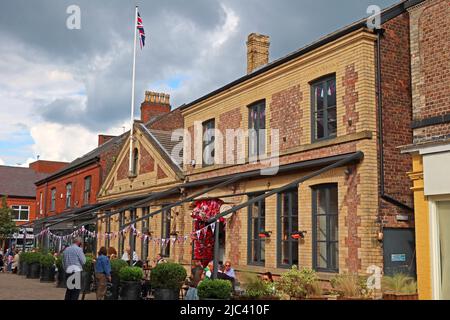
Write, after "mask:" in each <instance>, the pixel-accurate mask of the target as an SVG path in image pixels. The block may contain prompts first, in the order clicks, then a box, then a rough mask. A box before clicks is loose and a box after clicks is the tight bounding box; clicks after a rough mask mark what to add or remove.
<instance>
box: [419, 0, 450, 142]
mask: <svg viewBox="0 0 450 320" xmlns="http://www.w3.org/2000/svg"><path fill="white" fill-rule="evenodd" d="M414 10H416V9H414ZM418 10H420V9H418ZM412 17H413V18H412V21H411V24H412V25H414V29H413V34H414V36H416V34H415V33H416V32H418V37H417V38H415V37H414V36H413V37H412V41H413V42H414V43H413V46H414V49H415V51H414V52H413V53H412V54H413V57H414V58H415V57H416V56H419V60H418V61H417V68H416V69H413V71H414V72H413V77H415V79H414V83H416V87H415V89H416V93H417V95H414V99H415V101H414V109H413V110H414V115H413V118H414V120H415V121H420V120H424V119H429V118H432V117H437V116H447V117H448V119H450V2H449V1H448V0H432V1H430V0H429V1H427V3H426V4H425V6H424V7H423V9H422V11H421V13H420V14H419V15H414V14H413V15H412ZM417 42H418V43H417ZM416 50H417V51H416ZM442 138H450V123H448V121H447V123H445V124H436V125H430V126H426V127H422V128H418V129H415V130H414V142H416V143H420V142H426V141H430V140H436V139H442Z"/></svg>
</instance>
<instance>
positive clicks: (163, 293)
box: [155, 289, 180, 300]
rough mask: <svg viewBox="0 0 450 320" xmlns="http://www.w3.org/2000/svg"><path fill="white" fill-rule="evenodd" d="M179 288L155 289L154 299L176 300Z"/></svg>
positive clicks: (178, 295)
mask: <svg viewBox="0 0 450 320" xmlns="http://www.w3.org/2000/svg"><path fill="white" fill-rule="evenodd" d="M179 298H180V290H176V289H175V290H174V289H155V300H178V299H179Z"/></svg>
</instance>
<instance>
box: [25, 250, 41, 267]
mask: <svg viewBox="0 0 450 320" xmlns="http://www.w3.org/2000/svg"><path fill="white" fill-rule="evenodd" d="M41 257H42V254H41V253H39V252H29V253H28V256H27V258H26V259H27V261H28V263H29V264H32V263H40V261H41Z"/></svg>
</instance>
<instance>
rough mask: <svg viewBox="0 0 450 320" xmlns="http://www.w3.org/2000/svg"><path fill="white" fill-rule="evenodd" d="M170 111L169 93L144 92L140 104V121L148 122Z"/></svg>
mask: <svg viewBox="0 0 450 320" xmlns="http://www.w3.org/2000/svg"><path fill="white" fill-rule="evenodd" d="M169 112H170V95H168V94H166V93H159V92H152V91H146V92H145V100H144V102H142V104H141V121H142V122H143V123H147V122H149V121H150V120H151V119H152V118H154V117H156V116H159V115H162V114H165V113H169Z"/></svg>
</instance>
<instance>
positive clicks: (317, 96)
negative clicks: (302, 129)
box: [311, 76, 337, 141]
mask: <svg viewBox="0 0 450 320" xmlns="http://www.w3.org/2000/svg"><path fill="white" fill-rule="evenodd" d="M311 105H312V120H311V126H312V130H311V132H312V140H313V141H317V140H322V139H327V138H333V137H335V136H336V132H337V117H336V77H335V76H332V77H327V78H325V79H322V80H320V81H317V82H315V83H313V84H312V86H311Z"/></svg>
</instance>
